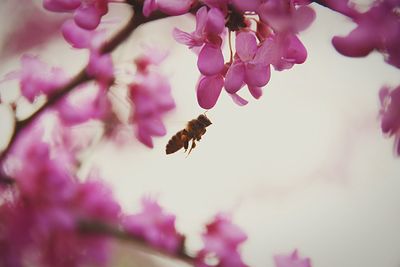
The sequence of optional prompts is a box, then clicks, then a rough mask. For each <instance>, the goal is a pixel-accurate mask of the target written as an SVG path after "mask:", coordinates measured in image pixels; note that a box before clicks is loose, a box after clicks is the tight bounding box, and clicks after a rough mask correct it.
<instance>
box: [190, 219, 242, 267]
mask: <svg viewBox="0 0 400 267" xmlns="http://www.w3.org/2000/svg"><path fill="white" fill-rule="evenodd" d="M206 229H207V231H206V232H205V233H204V234H203V242H204V248H203V249H202V250H200V251H199V252H198V254H197V257H196V264H195V266H197V267H208V266H215V267H245V266H246V264H244V263H243V261H242V259H241V257H240V254H239V251H238V249H239V246H240V244H241V243H243V242H244V241H245V240H246V239H247V236H246V234H245V233H244V232H243V231H242V230H241V229H240V228H239V227H237V226H236V225H234V224H232V223H231V221H230V219H229V218H228V217H227V216H225V215H222V214H218V215H217V216H216V217H215V219H214V221H213V222H211V223H210V224H208V225H207V226H206ZM210 257H215V261H216V262H217V264H216V265H209V264H207V259H208V260H210Z"/></svg>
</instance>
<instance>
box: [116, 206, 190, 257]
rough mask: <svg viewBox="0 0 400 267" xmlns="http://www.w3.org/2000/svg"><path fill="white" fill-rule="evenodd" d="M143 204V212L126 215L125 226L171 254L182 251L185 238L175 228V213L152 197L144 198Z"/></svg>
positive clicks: (152, 244) (130, 231)
mask: <svg viewBox="0 0 400 267" xmlns="http://www.w3.org/2000/svg"><path fill="white" fill-rule="evenodd" d="M142 206H143V210H142V212H140V213H138V214H133V215H129V216H126V217H125V219H124V220H123V226H124V228H125V229H126V230H127V231H128V232H129V233H132V234H134V235H135V236H137V237H139V238H141V239H143V240H144V241H146V242H147V243H149V244H150V245H151V246H153V247H155V248H159V249H162V250H164V251H166V252H168V253H171V254H177V253H178V252H180V251H182V248H183V241H184V238H183V235H181V234H179V233H178V232H177V231H176V229H175V215H172V214H169V213H166V212H165V211H164V210H163V209H162V207H161V206H160V205H159V204H158V203H157V202H156V201H155V200H153V199H150V198H143V199H142Z"/></svg>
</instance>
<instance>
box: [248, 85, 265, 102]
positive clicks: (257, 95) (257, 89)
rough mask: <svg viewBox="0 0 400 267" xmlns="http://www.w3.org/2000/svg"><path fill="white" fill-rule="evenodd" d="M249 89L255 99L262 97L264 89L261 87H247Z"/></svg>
mask: <svg viewBox="0 0 400 267" xmlns="http://www.w3.org/2000/svg"><path fill="white" fill-rule="evenodd" d="M247 88H249V92H250V94H251V95H252V96H253V97H254V98H255V99H259V98H260V97H261V96H262V88H261V87H258V86H251V85H247Z"/></svg>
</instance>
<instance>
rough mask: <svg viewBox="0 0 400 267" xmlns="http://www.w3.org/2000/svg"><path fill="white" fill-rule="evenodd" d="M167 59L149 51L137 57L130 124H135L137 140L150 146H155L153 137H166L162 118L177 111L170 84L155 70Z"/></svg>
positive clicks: (131, 91) (130, 93)
mask: <svg viewBox="0 0 400 267" xmlns="http://www.w3.org/2000/svg"><path fill="white" fill-rule="evenodd" d="M165 56H166V55H163V54H162V53H160V52H157V51H155V50H154V49H149V50H148V51H147V52H146V53H144V54H143V55H142V56H140V57H139V58H137V59H136V61H135V63H136V67H137V72H136V75H135V77H134V82H133V83H131V84H130V85H129V99H130V100H131V102H132V104H133V109H132V114H131V116H130V121H131V122H132V123H133V124H134V125H135V132H136V136H137V138H138V140H139V141H140V142H142V143H143V144H145V145H146V146H148V147H153V140H152V137H153V136H163V135H165V134H166V128H165V126H164V123H163V122H162V118H163V116H164V114H165V113H166V112H168V111H171V110H172V109H174V108H175V101H174V99H173V98H172V95H171V87H170V85H169V81H168V79H167V77H165V76H164V75H162V74H160V72H159V71H158V69H157V68H156V66H157V65H158V64H159V63H160V62H161V61H162V60H163V59H164V58H165Z"/></svg>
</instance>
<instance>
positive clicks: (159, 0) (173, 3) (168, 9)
mask: <svg viewBox="0 0 400 267" xmlns="http://www.w3.org/2000/svg"><path fill="white" fill-rule="evenodd" d="M192 4H193V0H145V1H144V4H143V14H144V15H145V16H146V17H148V16H150V15H151V13H152V12H153V11H155V10H160V11H161V12H163V13H165V14H167V15H171V16H177V15H182V14H185V13H186V12H188V11H189V9H190V7H191V6H192Z"/></svg>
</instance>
